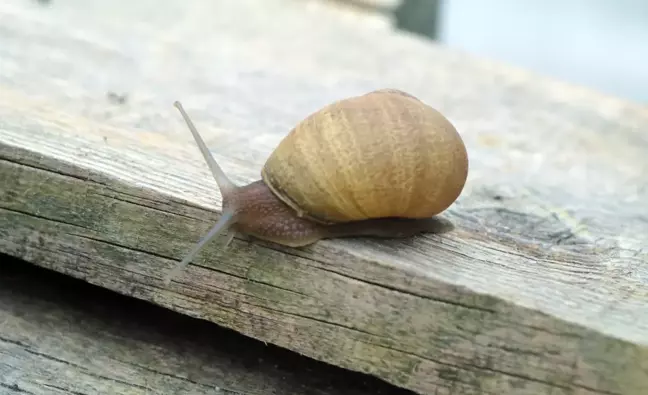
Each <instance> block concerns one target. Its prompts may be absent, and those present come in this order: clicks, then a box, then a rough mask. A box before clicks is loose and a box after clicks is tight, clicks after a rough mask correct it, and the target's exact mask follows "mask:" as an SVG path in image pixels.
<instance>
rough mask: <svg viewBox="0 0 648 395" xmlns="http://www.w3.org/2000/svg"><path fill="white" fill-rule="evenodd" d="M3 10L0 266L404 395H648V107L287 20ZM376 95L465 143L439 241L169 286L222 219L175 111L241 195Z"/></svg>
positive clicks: (191, 12) (203, 268) (452, 55)
mask: <svg viewBox="0 0 648 395" xmlns="http://www.w3.org/2000/svg"><path fill="white" fill-rule="evenodd" d="M1 10H2V13H1V14H0V26H2V28H1V30H0V34H1V35H0V51H1V52H0V59H2V66H1V67H0V158H2V162H1V167H0V180H1V181H2V182H1V183H0V185H2V186H3V188H2V189H0V193H1V194H0V210H1V211H0V213H1V215H0V235H1V238H0V240H1V242H0V251H3V252H5V253H8V254H11V255H14V256H17V257H21V258H23V259H25V260H27V261H30V262H33V263H35V264H38V265H41V266H45V267H49V268H52V269H54V270H56V271H60V272H63V273H66V274H69V275H71V276H74V277H78V278H82V279H84V280H86V281H88V282H90V283H93V284H97V285H100V286H102V287H106V288H109V289H112V290H115V291H117V292H120V293H123V294H126V295H130V296H134V297H137V298H141V299H145V300H148V301H152V302H154V303H157V304H159V305H161V306H164V307H167V308H170V309H173V310H176V311H179V312H182V313H185V314H188V315H191V316H194V317H199V318H202V319H206V320H209V321H212V322H216V323H218V324H221V325H223V326H226V327H229V328H232V329H235V330H237V331H239V332H242V333H244V334H246V335H248V336H251V337H255V338H257V339H261V340H263V341H267V342H270V343H274V344H277V345H279V346H282V347H286V348H289V349H291V350H295V351H297V352H300V353H303V354H305V355H308V356H311V357H313V358H316V359H319V360H323V361H326V362H330V363H333V364H336V365H338V366H342V367H345V368H348V369H353V370H357V371H361V372H366V373H370V374H373V375H376V376H378V377H381V378H383V379H385V380H387V381H389V382H391V383H394V384H396V385H398V386H402V387H406V388H409V389H412V390H414V391H417V392H419V393H425V394H431V393H435V394H495V393H505V394H506V393H513V394H522V395H524V394H533V395H536V394H572V393H580V394H590V393H591V394H596V393H605V394H643V393H645V390H646V388H648V347H647V345H648V303H647V302H648V292H647V291H646V289H648V288H647V285H648V265H647V264H646V263H648V249H646V246H647V245H648V212H647V211H648V210H647V209H646V204H645V202H646V201H648V199H647V195H648V187H647V185H648V182H647V181H646V176H645V175H646V174H648V160H647V159H646V157H645V156H644V155H645V152H647V150H648V137H647V135H646V133H645V129H646V125H647V124H648V110H647V109H646V108H645V107H642V106H639V105H634V104H632V103H627V102H625V101H622V100H618V99H615V98H610V97H606V96H602V95H599V94H597V93H594V92H590V91H587V90H584V89H580V88H576V87H571V86H566V85H564V84H562V83H559V82H555V81H552V80H548V79H544V78H542V77H540V76H537V75H533V74H529V73H526V72H524V71H521V70H517V69H512V68H509V67H505V66H502V65H498V64H493V63H491V62H487V61H483V60H479V59H474V58H470V57H468V56H467V55H465V54H461V53H456V52H453V51H450V50H448V49H444V48H441V47H438V46H435V45H433V44H430V43H428V42H425V41H422V40H420V39H417V38H415V37H410V36H408V35H401V34H398V33H395V32H393V31H391V30H389V29H386V28H384V27H381V26H379V25H376V24H370V25H367V26H365V25H363V24H362V22H361V21H360V20H358V19H354V18H350V19H346V18H343V17H340V10H335V11H331V13H329V12H328V11H327V8H326V7H324V6H320V7H316V8H312V6H306V5H305V4H304V3H300V2H293V1H288V0H286V1H280V0H274V1H267V2H256V1H252V0H249V1H233V0H232V1H225V2H209V1H199V0H193V1H185V2H180V1H179V0H178V1H168V2H165V3H164V5H163V6H162V5H160V3H158V2H153V1H140V2H137V3H135V4H133V3H132V2H129V3H126V2H125V1H123V0H118V1H113V2H109V3H106V2H100V1H98V0H93V1H80V0H79V1H77V2H73V1H70V2H65V3H52V5H50V6H49V7H37V6H35V5H31V4H29V3H25V2H20V1H17V0H16V1H9V2H4V3H3V5H2V9H1ZM241 15H245V17H244V18H243V17H241ZM72 21H73V22H72ZM198 43H199V44H198ZM340 43H344V45H341V44H340ZM382 87H396V88H400V89H403V90H406V91H408V92H410V93H412V94H415V95H416V96H418V97H420V98H421V99H423V100H425V101H426V102H428V103H430V104H432V105H433V106H435V107H437V108H439V109H440V110H441V111H442V112H443V113H444V114H446V115H447V116H448V117H449V118H450V119H451V120H452V121H453V122H454V123H455V125H457V127H458V129H459V130H460V132H461V133H462V136H463V137H464V139H465V141H466V145H467V146H468V150H469V154H470V158H471V170H470V174H469V180H468V183H467V186H466V189H465V192H464V194H463V195H462V196H461V198H460V199H459V201H458V202H457V203H456V204H455V205H454V206H453V207H452V208H451V209H450V210H449V211H448V212H446V213H445V214H444V216H445V217H446V218H449V219H450V220H452V221H453V223H454V224H455V226H456V229H455V230H454V231H453V232H450V233H448V234H444V235H428V236H423V237H417V238H414V239H412V240H369V239H347V240H326V241H322V242H319V243H317V244H315V245H313V246H310V247H306V248H301V249H290V248H283V247H280V246H277V245H273V244H271V243H263V242H258V241H252V240H248V239H247V238H237V239H235V240H234V242H233V243H232V245H231V246H230V247H229V248H228V249H223V248H222V245H221V244H220V243H219V241H215V242H214V243H210V245H209V246H208V247H207V248H206V249H205V250H204V251H203V253H201V254H200V256H199V257H198V258H197V259H196V260H195V262H194V264H193V265H191V266H190V267H189V268H188V269H187V270H186V271H185V272H184V273H183V275H182V276H181V278H178V279H177V282H175V283H173V285H172V286H171V287H170V288H165V287H164V286H163V284H162V278H163V276H164V275H165V274H166V272H167V271H168V270H169V269H171V268H172V267H173V266H174V265H175V263H177V261H178V260H180V259H181V258H182V257H183V256H184V254H186V252H187V251H188V250H189V249H190V248H191V247H192V246H193V244H194V243H195V242H196V240H197V239H198V238H199V237H200V236H202V235H203V234H204V233H205V232H206V231H207V230H208V229H209V228H210V227H211V226H212V225H213V222H214V221H215V220H216V219H217V218H218V208H219V207H220V195H219V194H218V193H217V192H216V186H215V185H213V182H212V178H211V176H210V175H209V173H208V170H207V168H206V166H205V165H204V163H203V162H202V158H201V157H200V154H199V152H198V150H197V149H196V147H195V145H194V143H193V141H192V139H191V136H190V134H189V133H188V131H187V130H186V126H185V125H184V124H183V121H182V119H181V118H180V117H179V116H178V114H177V112H176V111H175V109H173V108H172V106H171V104H172V103H173V101H174V100H182V101H183V103H184V105H185V107H186V108H187V110H188V111H189V112H190V114H191V115H192V117H193V118H194V121H195V123H196V124H197V126H198V128H199V129H200V130H201V133H203V134H204V136H205V138H206V140H207V143H208V144H209V146H210V148H211V149H212V150H213V152H214V155H215V156H216V158H217V160H219V161H220V162H221V165H222V166H223V167H224V168H225V169H226V172H227V173H228V174H229V175H230V176H231V177H232V178H233V179H234V181H235V182H237V183H246V182H250V181H253V180H256V179H258V178H259V170H260V168H261V166H262V165H263V162H264V160H265V158H266V157H267V155H268V154H269V153H270V152H271V150H272V147H274V146H275V145H276V143H277V142H278V141H279V140H280V139H281V138H282V137H283V136H284V135H285V133H286V132H287V131H288V130H289V129H290V127H291V126H292V125H294V124H295V123H296V122H297V121H299V120H300V119H301V118H303V117H304V116H305V115H307V114H308V113H310V112H311V111H314V110H316V109H317V108H319V107H320V106H322V105H324V104H326V103H328V102H329V101H331V100H334V99H338V98H341V97H345V96H349V95H354V94H360V93H364V92H367V91H369V90H373V89H377V88H382ZM107 92H115V93H117V94H118V95H119V94H122V93H123V92H126V93H127V95H126V99H125V101H124V100H113V99H114V97H116V96H115V95H112V96H110V97H111V98H113V99H110V100H109V98H108V97H107V96H106V94H107Z"/></svg>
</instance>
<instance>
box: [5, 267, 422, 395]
mask: <svg viewBox="0 0 648 395" xmlns="http://www.w3.org/2000/svg"><path fill="white" fill-rule="evenodd" d="M0 259H2V265H1V266H0V394H3V395H41V394H42V395H86V394H87V395H95V394H106V395H126V394H128V395H136V394H142V395H155V394H159V395H169V394H176V395H181V394H186V395H199V394H205V395H271V394H276V395H304V394H317V395H376V394H384V395H392V394H394V395H407V394H412V392H410V391H408V390H405V389H398V388H395V387H393V386H390V385H389V384H386V383H385V382H384V381H380V380H378V379H374V378H371V377H369V376H366V375H362V374H360V373H353V372H350V371H348V370H344V369H341V368H336V367H333V366H331V365H326V364H323V363H321V362H317V361H313V360H312V359H309V358H306V357H303V356H299V355H297V354H295V353H292V352H289V351H287V350H284V349H281V348H278V347H275V346H272V345H264V344H263V343H261V342H259V341H256V340H252V339H250V338H248V337H245V336H243V335H240V334H237V333H236V332H233V331H231V330H228V329H223V328H219V327H217V326H216V325H214V324H212V323H208V322H206V321H202V320H196V319H193V318H190V317H187V316H184V315H181V314H178V313H173V312H171V311H169V310H166V309H163V308H161V307H158V306H154V305H151V304H149V303H146V302H142V301H139V300H136V299H132V298H128V297H126V296H123V295H119V294H116V293H114V292H110V291H107V290H105V289H102V288H99V287H96V286H92V285H89V284H87V283H84V282H82V281H79V280H73V279H72V278H70V277H67V276H63V275H61V274H59V273H56V272H50V271H46V270H45V269H41V268H36V267H35V266H31V267H30V265H25V264H24V263H21V264H20V265H18V262H17V261H16V262H11V261H10V260H9V259H7V258H6V256H2V255H0Z"/></svg>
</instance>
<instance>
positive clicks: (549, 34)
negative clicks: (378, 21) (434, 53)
mask: <svg viewBox="0 0 648 395" xmlns="http://www.w3.org/2000/svg"><path fill="white" fill-rule="evenodd" d="M329 1H335V2H339V3H346V4H347V5H350V6H354V7H358V8H362V9H365V10H366V11H368V12H376V13H383V14H387V15H388V16H389V17H390V18H391V19H392V20H393V23H394V26H395V27H398V28H399V29H402V30H406V31H409V32H412V33H415V34H420V35H423V36H425V37H428V38H429V39H431V40H437V41H439V42H442V43H444V44H445V45H448V46H450V47H453V48H455V49H459V50H462V51H466V52H470V53H473V54H475V55H479V56H483V57H487V58H490V59H492V60H496V61H502V62H507V63H510V64H512V65H515V66H519V67H524V68H528V69H530V70H533V71H535V72H539V73H542V74H545V75H548V76H551V77H554V78H557V79H561V80H563V81H566V82H571V83H574V84H578V85H581V86H586V87H589V88H592V89H595V90H598V91H601V92H603V93H607V94H610V95H615V96H619V97H623V98H626V99H629V100H633V101H636V102H640V103H644V104H648V1H645V0H616V1H611V0H565V1H559V0H524V1H518V0H491V1H481V0H329Z"/></svg>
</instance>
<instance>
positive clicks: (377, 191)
mask: <svg viewBox="0 0 648 395" xmlns="http://www.w3.org/2000/svg"><path fill="white" fill-rule="evenodd" d="M174 106H175V107H176V108H177V109H178V110H179V112H180V114H181V116H182V117H183V119H184V121H185V122H186V124H187V126H188V128H189V130H190V131H191V133H192V135H193V137H194V139H195V141H196V144H197V146H198V148H199V149H200V151H201V153H202V155H203V157H204V159H205V161H206V163H207V165H208V166H209V168H210V170H211V173H212V175H213V177H214V179H215V180H216V183H217V184H218V188H219V190H220V193H221V195H222V214H221V216H220V219H219V220H218V221H217V223H216V224H215V225H214V226H213V227H212V228H211V230H210V231H209V232H208V233H207V234H206V235H205V236H204V237H203V238H202V239H201V240H200V241H199V242H198V243H197V244H196V245H195V246H194V247H193V249H192V250H191V251H190V252H189V253H188V254H187V255H186V256H185V257H184V259H183V260H182V261H181V262H180V263H179V264H178V265H177V266H176V267H175V268H174V269H173V270H171V271H170V272H169V273H168V275H167V276H166V278H165V283H166V284H169V283H170V282H171V279H172V278H173V277H175V276H176V275H177V274H178V272H179V271H180V270H182V268H184V267H185V266H186V265H187V264H188V263H189V262H191V261H192V260H193V258H194V257H195V256H196V254H197V253H198V252H199V251H200V250H201V249H202V248H203V246H204V245H205V244H206V243H207V242H208V241H210V240H212V239H213V238H214V237H215V236H216V235H218V234H220V233H223V232H227V233H228V235H227V238H226V242H225V245H226V246H227V245H228V244H229V243H230V242H231V240H232V238H233V237H234V235H235V233H236V232H241V233H244V234H248V235H251V236H254V237H256V238H258V239H261V240H266V241H270V242H274V243H278V244H281V245H285V246H289V247H301V246H306V245H309V244H312V243H315V242H316V241H318V240H321V239H325V238H334V237H350V236H370V237H371V236H374V237H383V238H390V237H391V238H396V237H398V238H403V237H408V236H412V235H415V234H417V233H423V232H439V231H440V230H441V231H442V229H443V228H444V226H445V225H443V222H439V221H438V220H435V216H436V215H437V214H439V213H441V212H442V211H444V210H445V209H446V208H448V207H449V206H450V205H451V204H452V203H453V202H454V201H455V200H456V199H457V198H458V197H459V195H460V193H461V192H462V190H463V188H464V184H465V182H466V178H467V176H468V156H467V152H466V147H465V145H464V142H463V140H462V138H461V136H460V135H459V133H458V132H457V130H456V129H455V128H454V126H453V125H452V124H451V123H450V121H448V120H447V119H446V118H445V117H444V116H443V115H442V114H441V113H439V112H438V111H437V110H435V109H434V108H432V107H430V106H429V105H427V104H425V103H423V102H422V101H421V100H419V99H418V98H416V97H414V96H412V95H410V94H408V93H406V92H403V91H400V90H397V89H380V90H375V91H372V92H369V93H366V94H363V95H359V96H354V97H349V98H346V99H342V100H338V101H336V102H333V103H331V104H329V105H327V106H325V107H324V108H322V109H320V110H319V111H316V112H314V113H313V114H311V115H309V116H308V117H306V118H305V119H304V120H302V121H301V122H300V123H298V124H297V125H296V126H295V127H294V128H293V129H292V130H291V131H290V133H288V134H287V135H286V137H284V139H283V140H282V141H281V142H280V143H279V145H278V146H277V147H276V148H275V149H274V151H273V152H272V153H271V154H270V156H269V157H268V159H267V161H266V163H265V165H264V167H263V169H262V171H261V179H260V180H257V181H254V182H251V183H249V184H247V185H243V186H237V185H235V184H234V183H233V182H232V181H231V180H230V179H229V178H228V177H227V176H226V174H225V173H224V172H223V170H222V169H221V168H220V166H219V165H218V164H217V163H216V161H215V160H214V158H213V157H212V155H211V153H210V152H209V150H208V149H207V146H206V145H205V143H204V141H203V140H202V138H201V136H200V134H199V133H198V131H197V130H196V127H195V126H194V125H193V123H192V121H191V119H190V118H189V116H188V115H187V113H186V112H185V110H184V109H183V107H182V105H181V104H180V102H178V101H176V102H175V103H174Z"/></svg>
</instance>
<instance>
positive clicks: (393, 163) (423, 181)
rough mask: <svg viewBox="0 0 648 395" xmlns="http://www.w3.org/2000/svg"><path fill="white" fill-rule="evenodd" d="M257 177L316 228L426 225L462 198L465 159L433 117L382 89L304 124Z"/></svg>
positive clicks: (453, 135)
mask: <svg viewBox="0 0 648 395" xmlns="http://www.w3.org/2000/svg"><path fill="white" fill-rule="evenodd" d="M261 175H262V177H263V180H264V182H265V183H266V184H267V185H268V187H269V188H270V189H271V190H272V191H273V192H274V194H275V195H276V196H278V197H279V198H280V199H281V200H282V201H284V202H285V203H286V204H288V205H289V206H291V207H292V208H294V209H295V210H297V212H298V213H300V214H302V215H304V216H306V217H308V218H311V219H313V220H316V221H319V222H325V223H327V222H346V221H355V220H363V219H369V218H380V217H408V218H425V217H431V216H433V215H436V214H438V213H440V212H441V211H443V210H445V209H446V208H448V207H449V206H450V205H451V204H452V203H453V202H454V201H455V200H456V199H457V197H459V194H460V193H461V191H462V190H463V187H464V184H465V182H466V178H467V176H468V156H467V152H466V147H465V145H464V143H463V140H462V139H461V137H460V136H459V134H458V133H457V131H456V129H455V128H454V126H453V125H452V124H451V123H450V122H449V121H448V120H447V119H446V118H445V117H444V116H443V115H441V114H440V113H439V112H438V111H436V110H435V109H433V108H432V107H430V106H428V105H426V104H424V103H423V102H421V101H419V100H418V99H416V98H415V97H413V96H411V95H409V94H407V93H404V92H401V91H398V90H394V89H383V90H379V91H374V92H370V93H368V94H365V95H362V96H356V97H351V98H348V99H344V100H340V101H337V102H334V103H332V104H330V105H328V106H326V107H324V108H323V109H321V110H319V111H317V112H315V113H314V114H311V115H310V116H308V117H307V118H306V119H304V120H303V121H302V122H300V123H299V124H298V125H297V126H296V127H295V128H294V129H293V130H292V131H291V132H290V133H289V134H288V135H287V136H286V137H285V138H284V139H283V140H282V141H281V143H280V144H279V145H278V146H277V148H276V149H275V150H274V152H272V154H271V155H270V157H269V158H268V160H267V162H266V164H265V166H264V167H263V170H262V173H261Z"/></svg>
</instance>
